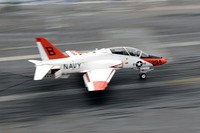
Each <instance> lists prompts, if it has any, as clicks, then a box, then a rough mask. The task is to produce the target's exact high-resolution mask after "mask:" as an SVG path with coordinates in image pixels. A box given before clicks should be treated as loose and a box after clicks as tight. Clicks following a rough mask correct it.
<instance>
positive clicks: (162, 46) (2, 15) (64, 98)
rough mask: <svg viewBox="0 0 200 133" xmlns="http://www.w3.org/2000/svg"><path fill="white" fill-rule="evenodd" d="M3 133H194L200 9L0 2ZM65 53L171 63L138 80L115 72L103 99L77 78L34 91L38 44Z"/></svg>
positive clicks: (195, 0) (150, 3)
mask: <svg viewBox="0 0 200 133" xmlns="http://www.w3.org/2000/svg"><path fill="white" fill-rule="evenodd" d="M0 3H1V4H0V132H1V133H13V132H15V133H27V132H29V133H55V132H59V133H66V132H87V133H90V132H96V133H98V132H99V133H101V132H115V133H121V132H124V133H129V132H130V133H169V132H171V133H188V132H190V133H199V132H200V125H199V123H200V113H199V112H200V71H199V69H200V67H199V66H200V54H199V53H200V37H199V36H200V28H199V27H200V23H199V22H200V1H199V0H98V1H97V0H94V1H89V0H0ZM38 36H42V37H45V38H47V39H48V40H49V41H51V42H52V43H53V44H55V45H56V46H57V47H58V48H59V49H61V50H62V51H65V50H78V51H85V50H94V49H96V48H106V47H113V46H130V47H136V48H139V49H141V50H143V51H145V52H147V53H149V54H154V55H158V56H162V57H166V58H168V60H169V62H168V64H166V65H163V66H160V67H157V68H155V70H154V71H151V72H149V73H148V78H147V80H140V79H139V76H138V72H137V71H134V70H120V71H117V72H116V74H115V75H114V77H113V79H112V80H111V82H110V84H109V87H108V88H107V90H106V91H105V92H104V93H101V94H100V93H97V94H96V93H95V94H94V93H88V92H87V90H86V88H85V86H84V82H83V80H82V75H79V74H78V75H73V76H71V77H70V78H69V79H67V80H66V79H57V80H54V79H51V78H46V79H45V80H42V81H33V80H32V79H33V75H34V71H35V68H34V66H33V65H32V64H31V63H29V62H28V61H27V60H29V59H39V55H38V54H39V53H38V49H37V47H36V44H35V38H36V37H38Z"/></svg>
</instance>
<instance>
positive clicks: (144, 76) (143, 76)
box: [139, 73, 147, 79]
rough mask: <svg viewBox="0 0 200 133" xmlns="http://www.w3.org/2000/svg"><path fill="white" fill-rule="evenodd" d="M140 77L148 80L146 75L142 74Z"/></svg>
mask: <svg viewBox="0 0 200 133" xmlns="http://www.w3.org/2000/svg"><path fill="white" fill-rule="evenodd" d="M139 76H140V79H146V78H147V74H146V73H140V74H139Z"/></svg>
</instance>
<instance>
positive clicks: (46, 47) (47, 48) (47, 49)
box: [36, 38, 68, 60]
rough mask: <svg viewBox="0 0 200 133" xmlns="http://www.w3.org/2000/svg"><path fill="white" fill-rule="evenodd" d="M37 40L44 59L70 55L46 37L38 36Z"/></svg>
mask: <svg viewBox="0 0 200 133" xmlns="http://www.w3.org/2000/svg"><path fill="white" fill-rule="evenodd" d="M36 42H37V47H38V49H39V52H40V56H41V58H42V60H52V59H59V58H67V57H68V56H66V55H64V54H63V53H62V52H61V51H60V50H59V49H58V48H56V47H55V46H54V45H53V44H51V43H50V42H49V41H48V40H46V39H45V38H36Z"/></svg>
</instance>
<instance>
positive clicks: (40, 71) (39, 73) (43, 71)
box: [29, 60, 53, 80]
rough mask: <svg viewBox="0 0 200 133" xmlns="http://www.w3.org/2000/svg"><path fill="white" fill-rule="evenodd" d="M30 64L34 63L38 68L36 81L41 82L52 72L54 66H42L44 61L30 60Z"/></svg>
mask: <svg viewBox="0 0 200 133" xmlns="http://www.w3.org/2000/svg"><path fill="white" fill-rule="evenodd" d="M29 62H31V63H34V64H35V66H36V70H35V76H34V80H41V79H43V78H44V76H45V75H46V74H47V73H48V72H49V70H51V68H52V67H53V65H41V62H42V61H37V60H29Z"/></svg>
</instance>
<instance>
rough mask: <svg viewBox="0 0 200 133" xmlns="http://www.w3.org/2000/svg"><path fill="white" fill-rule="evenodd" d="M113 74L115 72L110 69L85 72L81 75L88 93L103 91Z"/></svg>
mask: <svg viewBox="0 0 200 133" xmlns="http://www.w3.org/2000/svg"><path fill="white" fill-rule="evenodd" d="M115 72H116V70H115V69H112V68H108V69H95V70H91V71H88V72H86V73H85V74H84V75H83V79H84V82H85V85H86V87H87V88H88V91H99V90H105V89H106V87H107V86H108V83H109V82H110V80H111V78H112V77H113V75H114V74H115Z"/></svg>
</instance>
